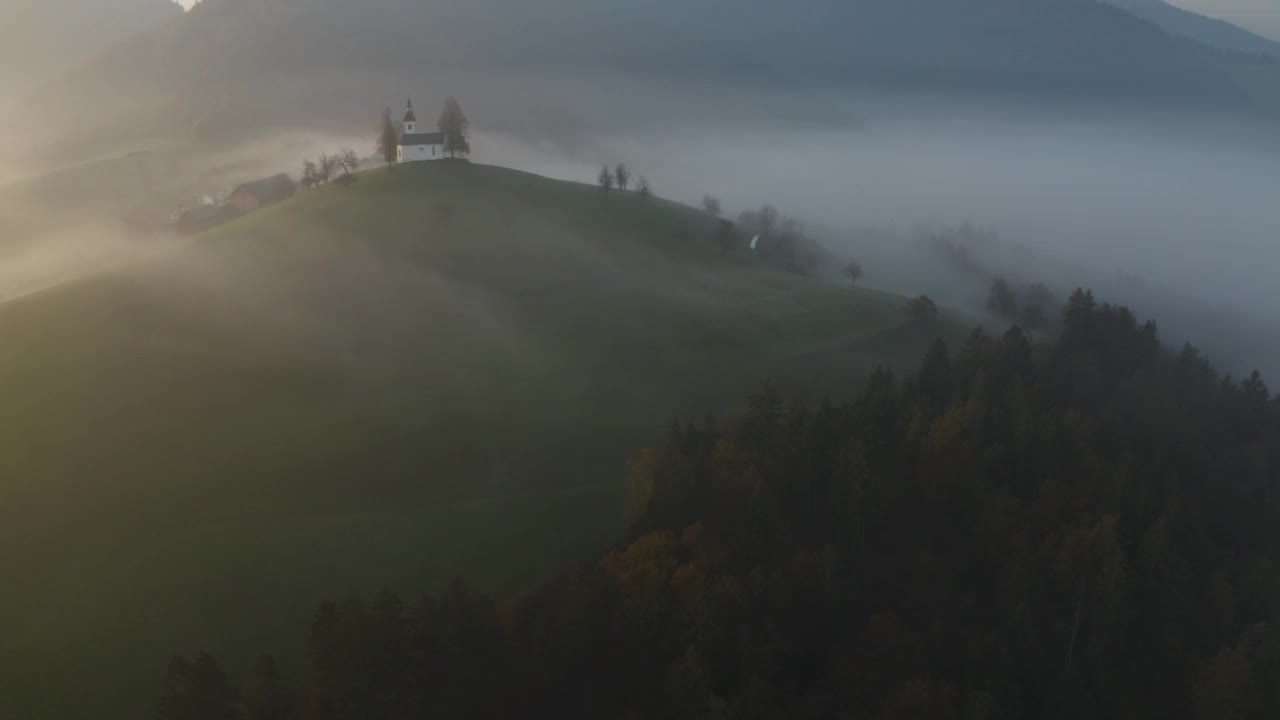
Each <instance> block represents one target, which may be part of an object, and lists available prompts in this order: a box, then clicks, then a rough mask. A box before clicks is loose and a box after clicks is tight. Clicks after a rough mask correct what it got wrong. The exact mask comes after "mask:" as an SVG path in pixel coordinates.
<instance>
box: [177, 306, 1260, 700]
mask: <svg viewBox="0 0 1280 720" xmlns="http://www.w3.org/2000/svg"><path fill="white" fill-rule="evenodd" d="M628 480H629V485H630V494H629V501H628V502H629V504H628V517H629V523H630V530H629V532H628V534H627V536H626V538H625V539H624V541H622V542H620V543H619V544H618V545H617V546H616V547H615V548H614V549H612V550H611V551H609V552H608V553H606V554H604V555H603V556H601V557H598V558H596V559H594V560H592V561H590V562H587V563H584V564H583V565H581V566H579V567H576V568H573V569H571V570H569V571H567V572H566V573H564V574H563V575H562V576H561V577H559V578H557V579H555V580H554V581H552V582H550V583H548V584H547V585H546V586H545V587H544V588H542V590H540V591H539V592H538V593H536V594H534V595H532V596H530V597H528V598H526V599H524V600H522V601H520V602H519V603H517V604H516V605H515V606H514V607H510V608H507V607H499V606H497V605H495V604H494V603H493V601H491V600H490V599H488V598H487V597H485V596H483V595H481V594H477V593H476V592H474V591H472V590H470V589H468V588H467V587H466V586H465V585H463V584H462V583H460V582H459V583H455V584H454V585H453V586H451V587H450V588H449V589H448V590H447V591H446V592H444V593H442V594H440V595H433V596H429V597H426V598H423V599H421V600H419V601H418V602H416V603H413V604H410V605H405V604H403V603H402V602H401V601H400V600H399V599H397V598H395V597H393V596H390V595H386V594H384V595H381V596H378V597H376V598H374V599H373V600H372V601H369V602H363V601H361V600H358V599H352V600H348V601H346V602H344V603H341V604H326V605H324V606H323V607H322V608H321V609H320V610H319V612H318V614H317V616H316V618H315V620H314V622H313V623H312V628H311V643H310V658H309V663H308V667H307V669H306V671H305V673H303V675H302V682H301V687H300V688H299V689H297V690H296V691H294V690H289V689H282V688H283V686H282V685H281V683H280V682H279V679H278V675H277V674H276V673H275V669H274V666H273V665H272V664H271V663H269V662H265V663H263V665H262V666H261V667H260V668H259V672H258V677H257V679H256V680H254V681H253V682H251V683H250V684H249V685H248V686H247V688H246V689H245V690H244V691H243V692H236V691H234V690H233V689H232V688H231V686H230V684H229V683H227V682H226V679H225V676H222V675H221V673H220V672H218V671H217V669H216V665H215V664H214V663H213V661H212V659H209V658H200V659H198V660H197V661H195V662H194V663H188V662H186V661H182V660H175V662H174V665H173V667H171V669H170V673H169V676H168V677H167V678H166V684H165V696H164V699H163V701H162V704H161V708H162V710H161V713H160V717H161V718H162V719H163V720H170V719H176V718H184V719H185V718H195V717H199V718H203V719H206V720H219V719H221V718H235V717H239V716H240V714H243V716H244V717H247V718H253V720H268V719H276V718H294V717H296V718H305V719H306V720H321V719H324V720H330V719H331V720H339V719H344V718H364V719H368V720H391V719H393V718H408V717H470V718H498V717H503V718H505V717H535V718H536V717H545V718H677V719H678V718H832V717H841V718H867V719H873V718H875V719H881V720H889V719H899V718H901V719H907V718H912V719H937V720H979V719H990V718H1153V719H1154V718H1197V719H1201V718H1202V719H1205V720H1208V719H1210V718H1213V719H1219V718H1273V717H1280V572H1278V568H1277V562H1280V505H1278V504H1277V503H1278V501H1280V492H1278V491H1280V486H1278V484H1277V481H1280V398H1278V397H1274V396H1272V395H1271V394H1270V393H1269V392H1268V390H1267V388H1266V386H1265V385H1264V384H1263V382H1262V380H1261V378H1259V377H1258V376H1257V375H1256V374H1255V375H1254V376H1252V377H1249V378H1247V379H1245V380H1243V381H1236V380H1234V379H1232V378H1230V377H1225V378H1224V377H1219V376H1218V375H1217V374H1216V373H1215V371H1214V370H1213V368H1212V367H1211V366H1210V364H1209V363H1208V362H1207V361H1206V360H1205V359H1204V358H1203V357H1201V356H1200V354H1199V353H1197V352H1196V351H1195V350H1194V349H1193V348H1190V347H1186V348H1184V349H1182V350H1181V351H1180V352H1175V351H1170V350H1168V349H1166V348H1162V346H1161V344H1160V342H1159V340H1158V336H1157V332H1156V327H1155V325H1154V324H1153V323H1145V324H1143V323H1139V322H1138V321H1137V319H1136V318H1135V317H1134V315H1133V313H1131V312H1130V311H1129V310H1127V309H1125V308H1121V307H1115V306H1110V305H1099V304H1097V303H1096V302H1095V301H1094V299H1093V297H1092V296H1091V295H1090V294H1088V293H1085V292H1076V293H1075V294H1073V295H1072V296H1071V298H1070V299H1069V301H1068V302H1067V305H1066V309H1065V311H1064V313H1063V314H1062V317H1061V321H1060V331H1059V334H1058V336H1057V338H1056V339H1055V340H1054V341H1053V342H1045V343H1039V344H1033V343H1032V342H1031V341H1030V339H1029V338H1028V336H1027V335H1026V334H1024V333H1023V332H1022V331H1021V330H1018V329H1016V328H1015V329H1011V330H1009V331H1008V332H1007V333H1005V334H1003V335H1001V336H994V337H993V336H990V335H987V334H985V333H983V332H982V331H980V330H979V331H975V332H974V333H973V334H972V335H971V336H970V337H969V338H968V340H967V341H966V342H964V343H963V345H962V346H961V347H959V348H954V349H953V348H949V347H947V346H946V345H945V344H942V343H941V342H939V343H938V344H937V345H936V346H935V347H934V348H933V349H932V350H931V351H930V352H929V353H928V354H927V356H926V357H925V358H924V359H923V361H922V363H921V365H920V367H919V370H918V371H917V372H916V373H915V374H913V375H911V376H910V377H907V378H904V379H899V378H896V377H895V376H894V375H893V374H891V373H889V372H887V371H880V372H877V373H876V374H875V375H874V376H873V377H872V378H871V379H870V381H869V382H868V384H867V386H866V387H865V389H864V390H863V391H862V393H861V394H860V395H859V396H858V397H857V398H855V399H853V400H852V401H850V402H846V403H843V404H832V403H829V402H824V403H823V404H822V405H821V406H819V407H817V408H810V407H805V406H804V405H801V404H796V403H788V402H786V401H785V400H784V398H783V396H782V395H781V394H780V393H779V392H778V390H776V389H775V388H773V387H769V386H766V387H765V388H764V389H763V390H761V391H760V392H758V393H755V394H753V395H751V396H750V397H749V398H747V403H746V409H745V411H744V413H743V414H742V415H741V417H738V418H734V419H729V420H722V421H717V420H715V419H708V420H706V421H705V422H701V423H698V424H696V425H695V424H693V423H676V424H674V425H673V427H672V428H671V431H670V433H669V437H668V439H667V441H666V444H665V446H664V447H662V448H660V449H654V450H649V451H645V452H644V453H642V454H641V455H640V456H639V458H638V459H637V461H636V462H635V464H634V466H633V468H632V471H631V473H630V476H629V478H628ZM246 621H247V622H248V621H250V620H246ZM281 698H293V702H292V703H284V702H281V701H280V699H281ZM267 699H271V701H270V702H267ZM201 701H207V702H208V703H212V705H213V707H214V711H208V706H207V705H206V706H204V707H205V710H203V711H202V714H191V713H192V711H191V710H190V708H192V707H194V706H196V705H198V704H199V703H200V702H201ZM172 708H181V710H180V711H173V710H172Z"/></svg>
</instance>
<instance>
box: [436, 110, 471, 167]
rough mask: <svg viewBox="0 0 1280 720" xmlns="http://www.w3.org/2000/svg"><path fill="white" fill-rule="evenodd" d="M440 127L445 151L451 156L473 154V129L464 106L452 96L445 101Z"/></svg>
mask: <svg viewBox="0 0 1280 720" xmlns="http://www.w3.org/2000/svg"><path fill="white" fill-rule="evenodd" d="M438 129H439V130H440V132H441V133H442V134H443V135H444V151H445V152H446V153H448V154H449V157H451V158H453V157H457V156H459V155H469V154H471V129H470V123H469V122H468V121H467V116H466V115H464V114H463V113H462V106H461V105H459V104H458V101H457V100H456V99H454V98H452V97H450V98H449V99H448V100H445V102H444V110H442V111H441V112H440V121H439V123H438Z"/></svg>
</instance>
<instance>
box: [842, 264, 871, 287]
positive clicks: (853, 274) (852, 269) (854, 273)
mask: <svg viewBox="0 0 1280 720" xmlns="http://www.w3.org/2000/svg"><path fill="white" fill-rule="evenodd" d="M844 274H845V275H847V276H848V278H849V282H851V283H853V284H854V285H857V284H858V281H859V280H861V279H862V276H863V275H865V274H866V273H864V272H863V270H862V263H860V262H857V261H854V262H850V263H849V264H848V265H845V266H844Z"/></svg>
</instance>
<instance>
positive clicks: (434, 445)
mask: <svg viewBox="0 0 1280 720" xmlns="http://www.w3.org/2000/svg"><path fill="white" fill-rule="evenodd" d="M659 190H660V188H659ZM715 235H716V225H715V221H714V220H713V219H711V218H709V217H707V216H706V215H704V214H702V213H700V212H698V211H695V210H693V209H691V208H688V207H686V206H683V205H679V204H676V203H672V202H669V201H665V200H662V199H659V198H652V199H643V198H641V197H640V196H639V195H637V194H635V193H618V192H613V193H609V194H605V193H603V192H601V191H600V190H599V189H597V188H594V187H590V186H586V185H580V184H575V183H567V182H560V181H553V180H549V179H546V178H542V177H538V176H534V175H530V174H526V173H521V172H516V171H512V170H507V169H502V168H496V167H486V166H479V165H472V164H467V163H451V162H443V163H423V164H419V165H416V166H404V167H397V168H392V169H383V170H377V171H373V172H369V173H364V174H362V175H360V176H358V181H357V182H355V183H353V184H350V185H341V184H337V183H334V184H330V185H327V186H324V187H322V188H319V189H317V190H313V191H310V192H308V193H305V194H303V195H301V196H299V197H296V198H294V199H293V200H291V201H289V202H286V203H283V204H281V205H277V206H275V207H271V208H268V209H266V210H263V211H260V212H258V213H254V214H252V215H250V216H247V217H245V218H242V219H240V220H238V221H236V222H233V223H231V224H228V225H225V226H222V227H220V228H217V229H216V230H213V231H211V232H208V233H205V234H203V235H199V236H195V237H191V238H185V239H175V240H174V241H173V242H172V244H171V245H169V246H166V247H163V248H160V249H158V250H156V251H154V252H151V253H149V254H148V255H147V256H146V257H145V258H144V259H142V260H139V261H136V262H133V263H131V264H129V265H128V266H125V267H121V268H116V269H113V270H111V271H109V272H102V273H98V274H94V275H92V276H88V277H83V278H79V279H77V280H75V281H73V282H68V283H65V284H62V285H59V286H57V287H54V288H51V289H47V290H44V291H42V292H39V293H36V294H33V295H29V296H26V297H23V298H20V299H17V300H13V301H10V302H8V303H5V304H3V305H0V577H3V578H5V579H6V583H7V586H6V587H4V588H3V591H2V592H0V717H22V718H32V719H44V718H78V717H85V718H87V717H94V718H114V717H122V718H123V717H145V716H147V715H148V714H149V713H150V712H151V702H152V701H153V698H154V697H155V696H156V692H157V690H156V688H157V683H158V682H159V678H160V674H161V671H162V670H163V668H164V667H165V664H166V662H167V661H168V659H169V657H170V656H171V655H172V654H174V653H187V654H189V653H191V652H194V651H198V650H209V651H211V652H214V653H216V654H217V656H218V657H219V658H221V659H224V661H225V662H227V663H228V664H229V666H230V668H231V669H232V670H233V671H236V672H242V671H243V670H244V669H245V668H247V667H248V665H249V663H250V662H251V661H252V659H253V658H254V657H255V655H256V653H258V652H260V651H262V650H266V649H279V648H290V649H292V651H293V652H294V655H293V656H292V657H284V658H282V660H283V662H284V664H285V667H286V668H287V669H289V668H297V667H298V665H299V663H297V662H296V661H295V660H296V658H297V657H299V656H300V655H301V653H302V652H303V651H304V649H305V644H304V641H305V638H304V637H303V636H301V635H299V634H298V633H299V632H301V631H302V630H303V629H305V627H306V618H307V617H308V616H309V614H310V613H312V612H313V611H314V604H315V603H316V602H317V601H318V600H320V599H321V598H324V597H334V596H340V595H342V594H343V593H345V592H357V591H359V592H367V591H371V590H377V589H379V588H381V587H389V588H392V589H395V590H397V591H399V592H402V593H406V594H411V593H414V592H420V591H423V590H426V589H429V588H434V587H438V586H439V585H441V584H442V583H444V582H447V581H448V580H449V579H451V578H452V577H454V576H457V575H465V576H466V577H467V579H468V580H469V581H470V582H472V583H473V584H474V585H476V586H479V587H481V588H484V589H486V590H488V591H491V592H493V593H495V594H497V595H498V596H500V597H505V598H510V597H513V596H515V595H517V594H519V593H521V592H523V591H525V590H528V589H530V588H532V587H533V586H534V585H536V584H537V583H538V582H540V581H542V580H544V579H546V578H547V577H549V576H551V575H553V574H554V573H556V572H557V571H558V570H560V569H562V568H564V567H566V566H567V565H569V564H571V563H573V562H574V561H577V560H581V559H584V558H586V557H588V556H589V555H590V554H591V553H592V552H593V551H595V550H597V549H599V548H602V547H604V546H606V545H607V544H608V543H609V542H610V541H611V540H612V539H614V537H615V536H616V534H617V532H618V531H619V530H620V528H621V519H622V518H621V514H622V498H621V488H622V484H623V481H624V479H625V476H626V473H627V469H628V462H629V460H630V459H631V458H633V457H634V456H635V454H636V453H637V451H638V450H639V449H640V448H642V447H644V446H646V445H649V444H653V443H655V442H658V441H660V440H661V438H662V437H663V434H664V433H665V432H666V429H667V427H668V426H669V424H670V423H671V421H672V419H673V417H677V416H679V417H684V418H694V419H695V420H697V421H698V422H701V421H702V420H703V418H705V417H706V416H707V415H709V414H718V413H725V412H732V411H734V410H736V409H737V403H738V399H739V398H741V396H742V394H743V393H744V392H747V391H749V390H751V389H752V388H753V387H755V386H758V385H759V384H760V383H761V382H762V381H764V380H765V379H769V378H772V379H774V380H776V381H777V382H778V383H779V384H780V385H782V386H783V387H784V389H786V390H787V391H788V392H790V393H792V394H796V395H798V396H801V397H806V398H808V399H810V400H816V399H817V398H816V397H815V396H814V395H813V393H814V392H815V389H816V388H819V387H821V388H823V389H826V390H830V389H832V388H835V389H847V390H848V391H849V392H850V393H852V392H853V391H854V389H855V388H856V387H857V384H858V383H859V381H860V380H861V379H863V378H864V377H865V376H866V374H867V373H868V372H869V371H870V370H872V369H873V368H874V367H875V366H877V365H879V364H885V365H889V366H895V367H901V366H904V365H908V364H914V361H915V358H918V357H920V356H921V354H922V353H923V352H924V350H925V349H926V348H927V346H928V344H929V343H930V342H931V341H932V340H933V339H934V337H935V336H936V335H937V334H939V333H943V334H947V335H954V334H957V333H959V332H962V331H963V330H962V328H961V323H960V322H959V321H953V320H949V319H947V318H946V317H944V318H943V320H942V321H940V322H939V323H936V324H934V325H931V326H918V325H914V324H911V323H910V322H909V317H908V316H907V313H906V312H905V309H904V306H905V299H904V298H901V297H898V296H895V295H889V294H885V293H880V292H876V291H871V290H862V289H853V288H851V287H849V285H848V284H847V283H843V284H842V283H837V282H832V281H827V280H822V279H817V278H812V277H805V276H801V275H796V274H792V273H786V272H782V271H779V270H776V269H773V268H771V267H768V266H767V265H765V264H763V263H761V262H759V261H757V260H756V259H755V258H754V257H753V256H752V254H751V253H750V251H749V250H746V249H744V248H738V249H733V250H729V251H726V250H724V249H722V248H721V247H719V245H718V244H717V243H716V242H715ZM246 618H251V619H252V620H247V619H246Z"/></svg>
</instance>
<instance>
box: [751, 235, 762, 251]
mask: <svg viewBox="0 0 1280 720" xmlns="http://www.w3.org/2000/svg"><path fill="white" fill-rule="evenodd" d="M759 242H760V236H759V235H757V236H755V237H753V238H751V249H752V250H755V249H756V244H757V243H759Z"/></svg>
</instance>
